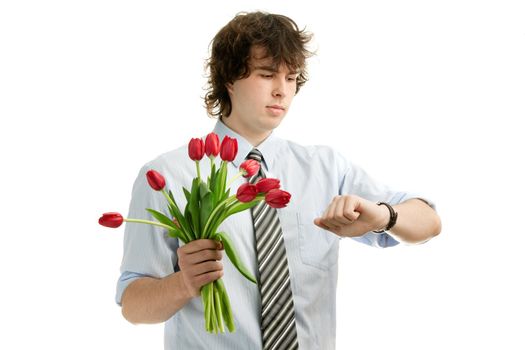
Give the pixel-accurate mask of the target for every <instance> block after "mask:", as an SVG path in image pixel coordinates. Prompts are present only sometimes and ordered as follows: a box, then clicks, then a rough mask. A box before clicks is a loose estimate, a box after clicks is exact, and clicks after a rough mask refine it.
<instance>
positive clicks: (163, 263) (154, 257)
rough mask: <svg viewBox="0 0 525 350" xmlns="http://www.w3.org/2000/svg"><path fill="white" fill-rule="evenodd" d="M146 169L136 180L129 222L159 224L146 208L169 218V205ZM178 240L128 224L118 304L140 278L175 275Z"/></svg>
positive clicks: (163, 232)
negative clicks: (126, 290)
mask: <svg viewBox="0 0 525 350" xmlns="http://www.w3.org/2000/svg"><path fill="white" fill-rule="evenodd" d="M149 169H150V167H149V166H148V165H146V166H144V167H143V168H142V169H141V170H140V172H139V175H138V177H137V179H136V180H135V183H134V185H133V191H132V196H131V202H130V206H129V214H128V217H129V218H134V219H143V220H151V221H155V219H153V218H152V216H151V215H150V214H149V212H147V211H146V208H151V209H155V210H157V211H160V212H162V213H164V214H165V215H167V216H169V213H168V212H167V204H166V203H165V198H164V196H163V195H162V193H161V192H157V191H154V190H153V189H152V188H151V187H150V186H149V185H148V183H147V180H146V172H147V171H148V170H149ZM177 248H178V240H177V239H174V238H172V237H169V236H168V234H167V231H166V230H165V229H163V228H161V227H158V226H153V225H148V224H139V223H129V222H128V223H126V228H125V232H124V254H123V257H122V264H121V267H120V272H121V276H120V278H119V280H118V282H117V295H116V302H117V303H118V304H120V301H121V298H122V294H123V293H124V290H125V289H126V287H127V286H128V285H129V284H130V283H131V282H133V281H134V280H136V279H137V278H140V277H145V276H149V277H154V278H163V277H165V276H167V275H170V274H172V273H173V272H175V266H176V265H177V254H176V251H177Z"/></svg>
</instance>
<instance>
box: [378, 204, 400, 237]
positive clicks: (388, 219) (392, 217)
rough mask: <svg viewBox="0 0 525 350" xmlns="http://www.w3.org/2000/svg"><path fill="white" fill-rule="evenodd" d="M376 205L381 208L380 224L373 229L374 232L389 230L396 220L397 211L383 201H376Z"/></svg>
mask: <svg viewBox="0 0 525 350" xmlns="http://www.w3.org/2000/svg"><path fill="white" fill-rule="evenodd" d="M377 205H378V206H379V207H380V208H382V209H383V211H382V212H383V215H382V221H381V226H380V227H379V228H378V229H376V230H374V232H376V233H383V232H386V231H388V230H390V229H391V228H392V227H394V225H395V224H396V222H397V212H396V211H395V210H394V208H392V206H391V205H390V204H388V203H385V202H378V203H377Z"/></svg>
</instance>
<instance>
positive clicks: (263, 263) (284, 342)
mask: <svg viewBox="0 0 525 350" xmlns="http://www.w3.org/2000/svg"><path fill="white" fill-rule="evenodd" d="M246 159H254V160H256V161H258V162H259V163H261V160H262V159H263V157H262V154H261V152H259V150H258V149H256V148H254V149H253V150H251V151H250V153H249V154H248V156H247V157H246ZM264 177H266V176H265V174H264V171H263V168H262V163H261V168H260V171H259V173H258V174H256V175H254V176H252V177H251V178H250V179H249V182H250V183H252V184H253V183H255V182H257V181H258V180H259V179H261V178H264ZM251 213H252V217H253V226H254V232H255V243H256V250H257V261H258V263H259V282H260V283H259V288H260V292H261V314H262V317H261V325H262V326H261V330H262V337H263V339H262V340H263V350H290V349H298V348H299V345H298V343H297V331H296V328H295V312H294V305H293V297H292V288H291V285H290V274H289V272H288V260H287V258H286V248H285V246H284V240H283V231H282V229H281V223H280V222H279V217H278V216H277V210H276V209H274V208H271V207H270V206H268V205H267V204H266V203H265V202H264V201H261V202H260V203H259V204H257V205H256V206H255V207H253V208H252V209H251Z"/></svg>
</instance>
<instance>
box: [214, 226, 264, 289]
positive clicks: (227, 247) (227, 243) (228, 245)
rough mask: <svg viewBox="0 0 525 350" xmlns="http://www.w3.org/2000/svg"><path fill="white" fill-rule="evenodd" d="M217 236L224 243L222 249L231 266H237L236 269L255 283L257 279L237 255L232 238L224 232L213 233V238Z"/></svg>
mask: <svg viewBox="0 0 525 350" xmlns="http://www.w3.org/2000/svg"><path fill="white" fill-rule="evenodd" d="M217 238H219V239H220V240H221V241H222V243H223V245H224V251H225V252H226V255H228V258H229V259H230V261H231V262H232V264H233V266H235V267H236V268H237V270H238V271H239V272H240V273H241V275H243V276H244V277H246V278H247V279H248V280H250V281H251V282H253V283H255V284H257V280H256V279H255V277H253V275H252V274H251V273H250V272H249V271H248V269H247V268H246V266H245V265H244V264H243V262H242V261H241V259H240V258H239V256H238V255H237V252H236V251H235V247H234V245H233V242H232V240H231V239H230V237H229V236H228V234H227V233H226V232H217V234H216V235H215V239H217Z"/></svg>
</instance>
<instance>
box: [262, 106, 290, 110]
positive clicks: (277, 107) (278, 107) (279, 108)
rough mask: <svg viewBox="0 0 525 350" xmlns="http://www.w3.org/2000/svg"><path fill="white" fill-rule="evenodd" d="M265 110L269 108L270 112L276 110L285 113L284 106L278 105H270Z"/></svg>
mask: <svg viewBox="0 0 525 350" xmlns="http://www.w3.org/2000/svg"><path fill="white" fill-rule="evenodd" d="M266 108H270V109H272V110H277V111H279V110H280V111H285V110H286V108H285V107H284V106H280V105H271V106H266Z"/></svg>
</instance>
